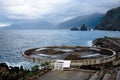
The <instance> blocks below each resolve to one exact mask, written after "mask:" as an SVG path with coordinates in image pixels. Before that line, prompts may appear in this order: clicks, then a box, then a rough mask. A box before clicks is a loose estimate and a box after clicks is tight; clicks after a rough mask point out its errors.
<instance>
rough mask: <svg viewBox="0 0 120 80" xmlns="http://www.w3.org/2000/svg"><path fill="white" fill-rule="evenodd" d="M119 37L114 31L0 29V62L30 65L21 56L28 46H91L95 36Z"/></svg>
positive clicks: (119, 33) (119, 34)
mask: <svg viewBox="0 0 120 80" xmlns="http://www.w3.org/2000/svg"><path fill="white" fill-rule="evenodd" d="M104 36H109V37H120V32H115V31H69V30H0V62H6V63H7V64H8V65H11V66H20V65H23V66H24V65H31V64H32V63H29V62H27V61H25V60H24V59H23V57H22V53H23V52H24V51H25V50H27V49H30V48H37V47H45V46H92V41H93V40H94V39H96V38H100V37H104Z"/></svg>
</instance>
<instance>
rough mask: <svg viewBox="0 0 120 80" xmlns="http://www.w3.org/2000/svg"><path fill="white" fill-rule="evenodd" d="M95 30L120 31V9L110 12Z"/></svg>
mask: <svg viewBox="0 0 120 80" xmlns="http://www.w3.org/2000/svg"><path fill="white" fill-rule="evenodd" d="M95 29H97V30H113V31H120V7H118V8H114V9H111V10H109V11H108V12H107V13H106V15H105V16H104V17H103V19H102V21H101V23H100V25H98V26H97V27H95Z"/></svg>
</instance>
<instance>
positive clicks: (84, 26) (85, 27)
mask: <svg viewBox="0 0 120 80" xmlns="http://www.w3.org/2000/svg"><path fill="white" fill-rule="evenodd" d="M80 30H81V31H87V30H88V28H87V26H86V25H85V24H83V25H82V27H81V28H80Z"/></svg>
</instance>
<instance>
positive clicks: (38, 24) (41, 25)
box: [3, 21, 54, 29]
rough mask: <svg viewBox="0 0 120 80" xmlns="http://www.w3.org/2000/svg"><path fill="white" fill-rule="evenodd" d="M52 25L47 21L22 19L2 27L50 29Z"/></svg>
mask: <svg viewBox="0 0 120 80" xmlns="http://www.w3.org/2000/svg"><path fill="white" fill-rule="evenodd" d="M53 27H54V25H53V24H51V23H49V22H47V21H23V22H18V23H14V24H12V25H11V26H9V27H4V28H3V29H52V28H53Z"/></svg>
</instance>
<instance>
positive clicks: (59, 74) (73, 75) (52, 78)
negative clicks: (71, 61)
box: [39, 71, 94, 80]
mask: <svg viewBox="0 0 120 80" xmlns="http://www.w3.org/2000/svg"><path fill="white" fill-rule="evenodd" d="M92 74H94V73H88V72H81V71H50V72H48V73H46V74H44V75H42V76H41V77H40V78H39V80H88V77H89V76H90V75H92Z"/></svg>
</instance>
